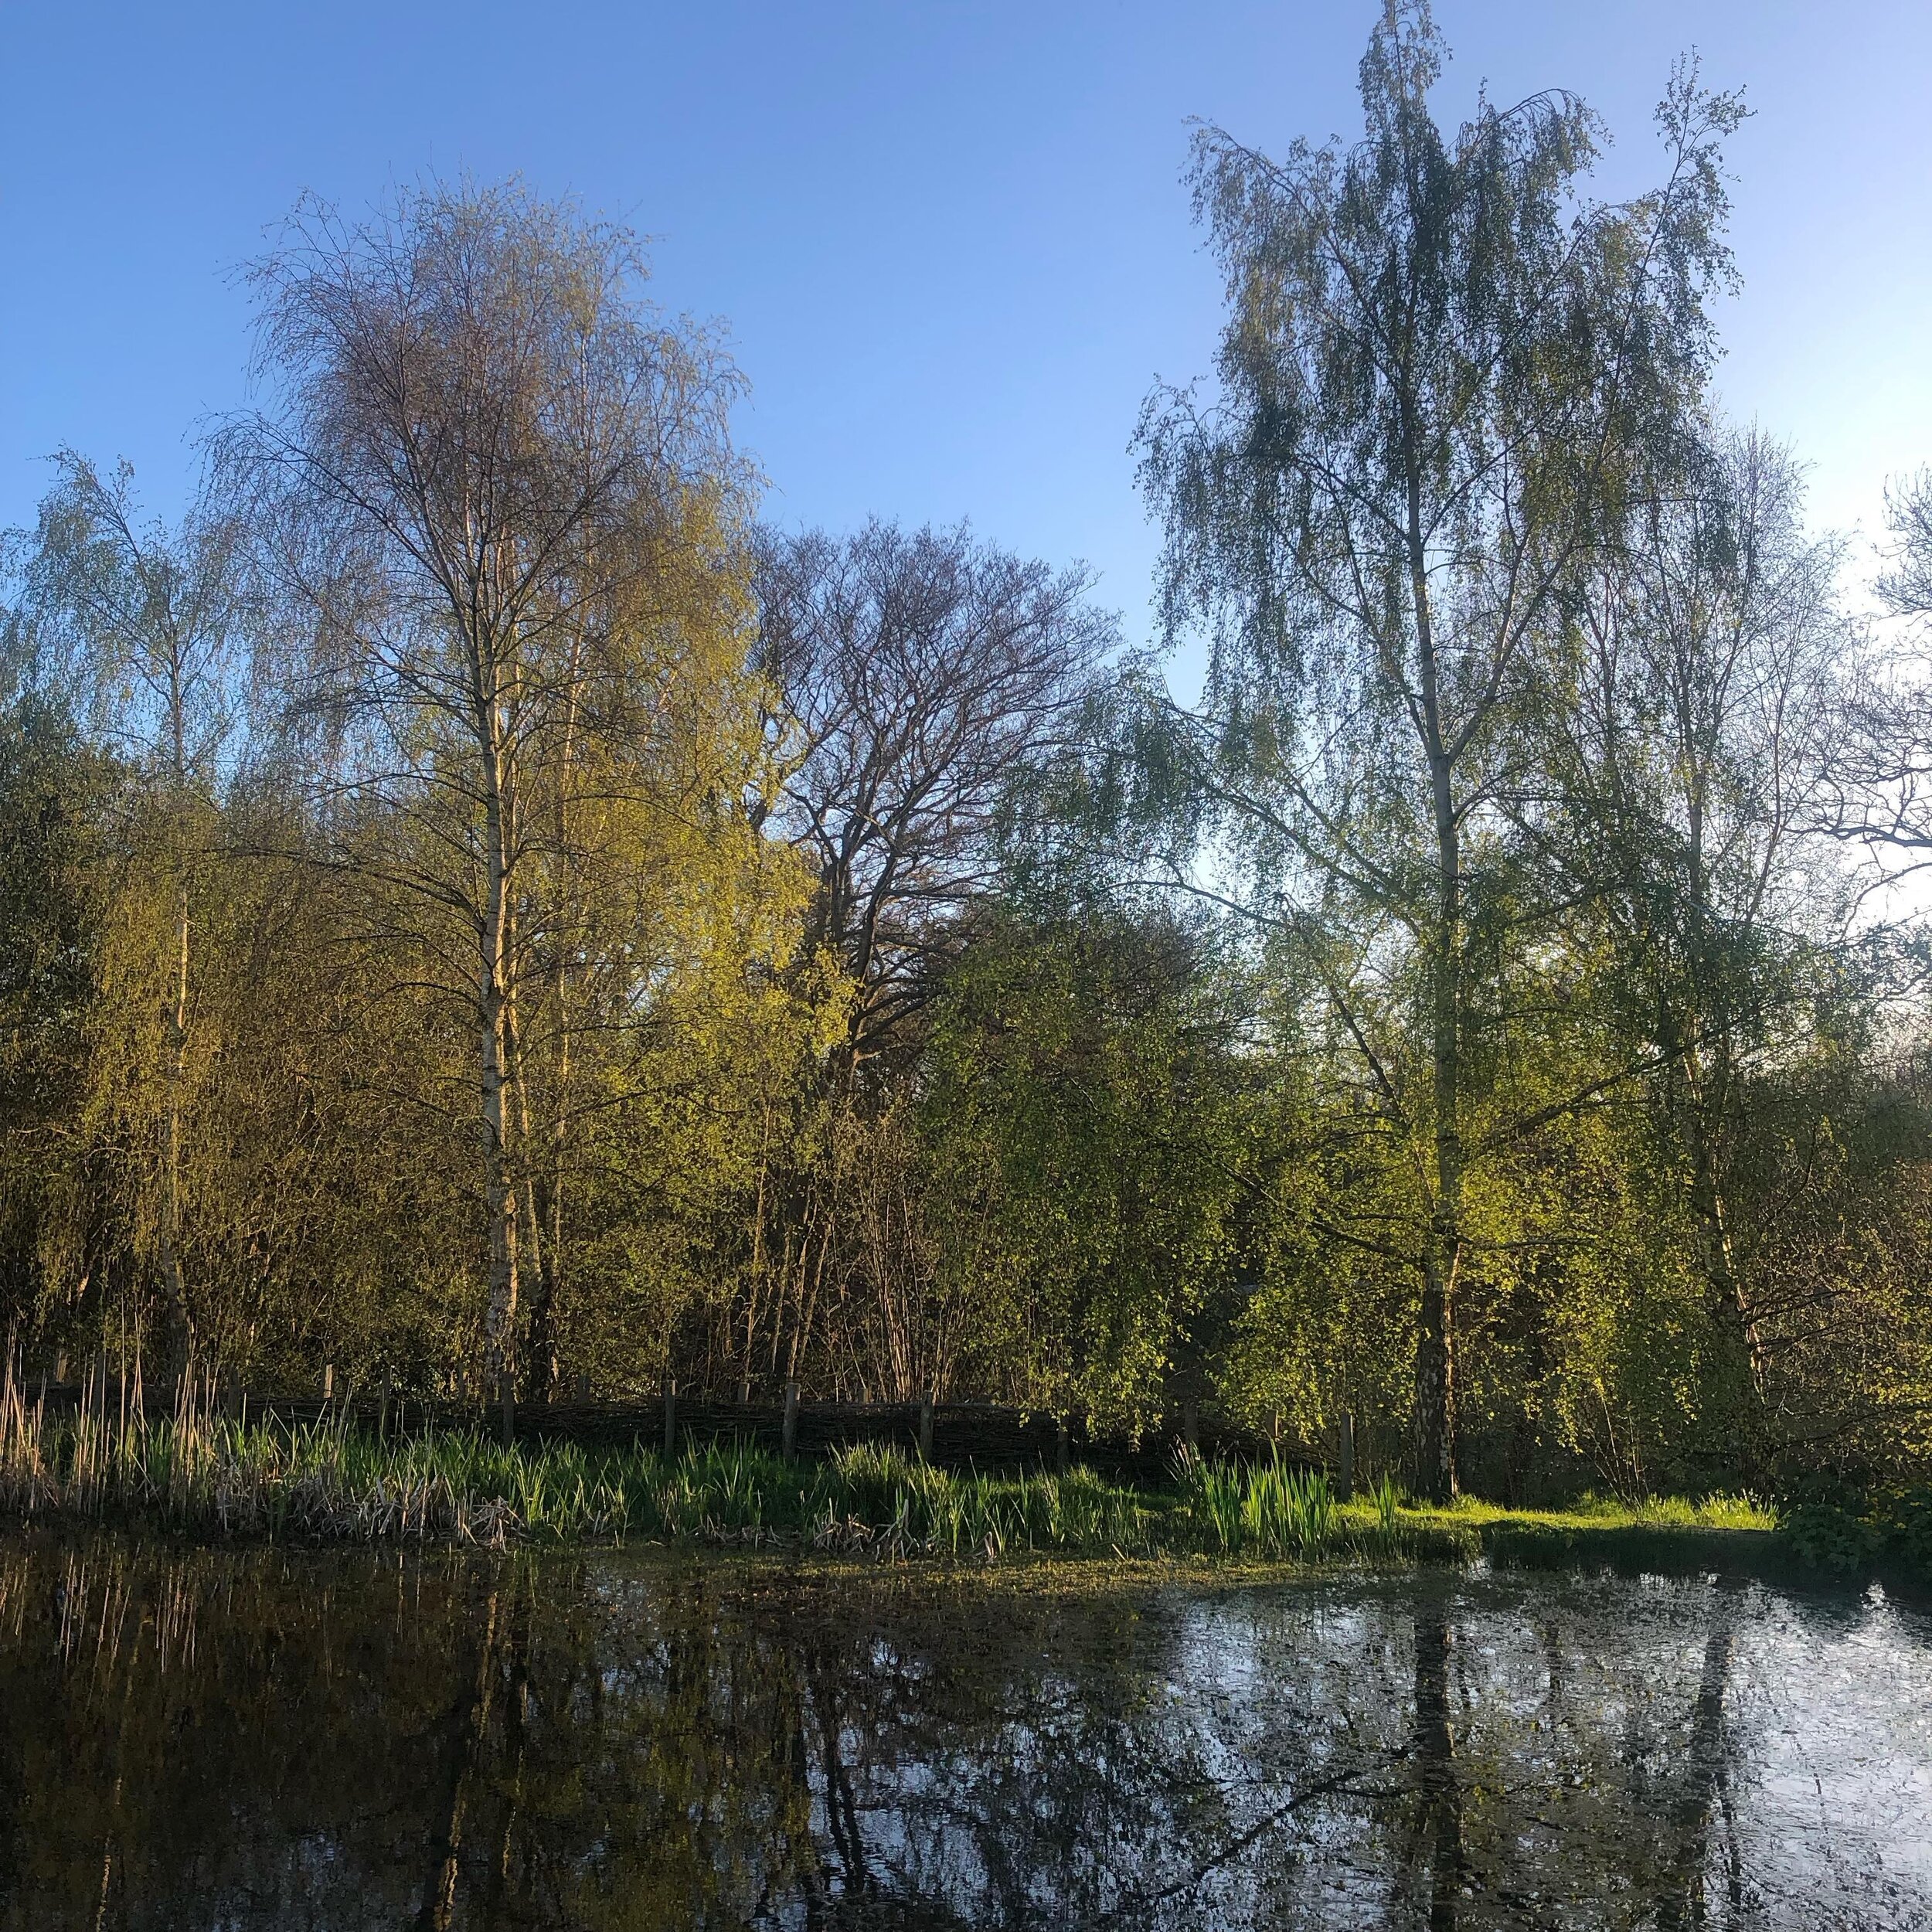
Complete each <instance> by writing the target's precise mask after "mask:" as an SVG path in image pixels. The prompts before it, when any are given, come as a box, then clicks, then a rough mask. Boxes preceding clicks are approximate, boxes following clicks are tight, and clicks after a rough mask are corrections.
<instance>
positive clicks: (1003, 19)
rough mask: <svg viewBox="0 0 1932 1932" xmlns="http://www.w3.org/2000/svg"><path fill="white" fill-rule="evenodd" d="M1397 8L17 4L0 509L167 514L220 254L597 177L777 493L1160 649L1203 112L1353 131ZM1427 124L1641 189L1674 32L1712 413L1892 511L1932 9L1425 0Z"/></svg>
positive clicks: (1245, 126) (230, 318)
mask: <svg viewBox="0 0 1932 1932" xmlns="http://www.w3.org/2000/svg"><path fill="white" fill-rule="evenodd" d="M1375 12H1376V7H1375V5H1374V0H1274V3H1273V4H1267V5H1263V4H1253V3H1250V4H1237V3H1236V0H1026V3H1025V4H1015V3H1013V0H973V3H972V4H970V5H969V4H956V3H954V0H897V3H896V4H886V3H884V0H872V3H871V4H863V3H861V0H628V3H625V0H550V4H549V5H532V4H530V0H522V4H520V5H507V4H502V0H461V4H456V3H454V0H246V3H245V4H218V3H217V0H172V4H170V5H155V4H152V0H145V4H139V5H136V4H128V3H125V0H124V3H123V4H105V3H104V0H0V99H3V100H5V111H4V113H0V524H7V523H18V522H23V521H25V520H26V519H27V518H28V517H29V515H31V512H32V506H33V504H34V502H35V501H36V498H37V497H38V495H39V493H40V492H41V490H42V489H43V487H44V480H45V474H46V472H45V470H44V467H43V465H42V464H41V463H40V462H39V460H38V459H39V458H41V457H44V456H45V455H46V454H47V453H48V452H49V451H51V450H53V449H54V448H55V447H58V446H59V445H60V444H63V443H71V444H74V445H75V446H77V447H80V448H81V449H83V450H84V451H87V452H88V453H90V454H93V455H95V456H97V457H100V458H103V459H107V458H111V457H116V456H119V455H123V454H124V455H126V456H128V457H130V458H131V459H132V461H134V464H135V466H136V470H137V474H138V478H139V480H140V482H141V487H142V488H143V490H144V492H145V495H146V496H147V497H148V500H149V501H150V502H152V503H153V504H154V505H156V506H157V507H159V508H162V509H171V508H172V507H175V505H178V504H179V501H180V498H181V495H182V492H183V489H184V488H185V483H186V481H187V479H188V478H189V475H190V474H191V472H192V443H191V438H192V434H193V432H194V430H195V427H196V423H197V422H198V420H202V419H205V418H206V416H207V415H208V414H209V413H210V412H215V411H219V410H226V409H228V408H231V407H233V406H236V404H237V403H240V402H242V401H243V400H245V397H246V389H245V383H244V368H243V365H244V360H245V355H246V350H247V320H248V317H247V303H246V300H245V298H244V296H243V294H242V293H241V291H239V290H238V289H237V288H236V287H234V286H233V284H232V282H231V281H230V280H229V279H228V278H227V276H226V271H227V270H230V269H232V267H233V266H234V265H235V264H237V263H239V262H240V261H243V260H245V259H247V257H250V255H251V254H253V253H256V252H257V251H258V250H260V248H261V247H263V245H264V235H265V232H266V230H267V229H268V227H269V226H270V225H271V224H272V223H273V222H274V219H275V218H276V217H277V216H278V215H279V214H280V213H282V212H283V211H284V210H285V209H287V207H288V206H289V205H290V204H291V202H293V200H294V198H295V197H296V196H297V195H298V193H299V192H301V191H302V190H304V189H313V190H315V191H316V192H319V193H321V195H323V196H326V197H328V198H329V199H333V200H335V201H337V202H339V203H341V204H342V205H343V206H345V208H346V209H351V210H353V209H357V208H359V207H362V206H366V205H367V204H369V202H371V201H372V199H377V198H379V197H380V196H381V195H382V194H383V191H384V189H385V187H386V185H388V184H390V183H393V182H398V181H410V180H413V179H416V178H417V177H419V176H420V175H423V174H424V173H426V172H438V173H441V174H444V175H450V174H454V173H457V172H461V171H464V170H468V171H469V172H471V173H473V174H475V175H480V176H483V177H495V176H499V175H505V174H508V173H509V172H513V171H514V172H521V173H522V174H523V175H525V176H526V177H527V178H528V179H529V180H530V181H531V182H532V183H533V184H534V185H536V187H537V188H539V189H541V190H543V191H544V192H558V191H561V190H564V189H573V190H575V191H576V192H577V193H578V194H579V195H580V196H582V197H583V199H585V201H586V202H587V203H588V204H590V206H592V207H593V208H594V209H597V210H599V211H600V212H604V213H608V214H611V215H613V216H617V217H620V218H621V219H625V220H628V221H629V222H630V223H632V224H633V225H634V226H636V227H638V229H640V230H643V231H645V232H646V233H648V234H650V235H651V236H654V237H655V238H656V239H655V243H654V247H653V250H652V254H653V259H654V261H655V270H656V273H655V293H656V294H657V296H658V299H659V300H661V301H663V302H664V303H665V304H666V305H667V306H668V307H670V308H674V309H677V310H682V311H689V312H691V313H692V314H695V315H700V316H704V317H707V318H718V319H720V320H722V321H724V322H725V323H726V324H728V325H729V326H730V332H731V335H732V338H733V343H734V345H735V351H736V355H737V358H738V360H739V362H740V365H741V366H742V368H743V370H744V372H745V373H746V374H747V376H749V378H750V381H751V384H752V393H751V396H750V401H749V403H747V406H745V408H744V409H743V412H742V413H741V414H740V418H739V434H740V438H741V440H742V441H743V443H744V444H746V445H747V447H749V448H750V450H751V451H752V452H753V454H755V455H756V456H757V458H758V459H759V461H760V464H762V466H763V468H764V470H765V471H766V473H767V475H768V476H769V478H770V495H769V497H768V498H767V513H768V514H770V515H773V516H774V517H775V518H777V519H781V520H783V521H786V522H794V523H795V522H820V523H824V524H826V525H829V526H834V527H838V526H847V525H849V524H852V523H853V522H856V521H858V520H859V519H862V518H863V517H864V516H865V515H867V514H868V513H869V512H876V513H878V514H879V515H886V516H892V517H899V518H903V519H908V520H911V521H915V522H916V521H919V520H923V519H936V520H943V521H951V520H953V519H957V518H959V517H961V516H968V517H970V518H971V519H972V521H973V522H974V523H975V526H977V527H978V529H981V531H983V532H986V533H987V534H988V535H990V536H995V537H997V538H998V539H999V540H1000V541H1002V542H1003V543H1007V544H1009V545H1011V546H1014V547H1015V548H1017V549H1022V550H1025V551H1027V552H1029V553H1034V554H1037V555H1040V556H1046V557H1048V558H1049V559H1052V560H1055V561H1056V562H1060V561H1066V560H1072V559H1075V558H1080V559H1083V560H1086V561H1087V562H1088V563H1090V564H1091V565H1092V566H1094V569H1095V570H1097V571H1098V572H1099V573H1100V595H1101V597H1103V598H1104V600H1106V601H1107V602H1108V603H1110V604H1112V605H1114V607H1117V608H1118V609H1119V610H1120V611H1121V612H1122V614H1123V616H1124V620H1125V623H1126V628H1127V630H1128V634H1129V635H1130V636H1131V637H1134V638H1142V637H1145V635H1146V633H1147V629H1148V583H1149V570H1150V566H1151V560H1152V556H1153V552H1154V548H1155V541H1154V535H1153V532H1151V530H1150V529H1149V528H1148V526H1147V524H1146V522H1145V519H1144V517H1143V515H1142V512H1141V506H1140V503H1139V501H1138V498H1137V495H1136V493H1135V491H1134V478H1133V459H1132V457H1131V453H1130V451H1129V449H1128V443H1129V439H1130V437H1131V434H1132V430H1133V427H1134V420H1135V417H1136V414H1137V412H1138V408H1139V406H1140V403H1141V399H1142V398H1143V397H1144V396H1145V394H1146V393H1147V390H1148V387H1149V386H1150V384H1151V383H1152V382H1153V381H1154V379H1155V378H1156V377H1157V376H1160V377H1164V378H1167V379H1184V378H1187V377H1190V376H1195V375H1197V374H1199V373H1201V372H1203V371H1205V370H1206V368H1207V367H1208V366H1209V359H1210V358H1211V355H1212V353H1213V342H1214V334H1215V328H1216V317H1217V298H1216V287H1215V284H1214V281H1213V277H1212V275H1211V274H1210V272H1209V267H1208V264H1207V263H1206V260H1205V259H1204V257H1202V253H1201V252H1200V249H1199V236H1198V234H1197V233H1196V231H1195V230H1193V229H1192V227H1191V226H1190V225H1189V213H1188V206H1187V199H1186V196H1185V191H1184V189H1183V188H1182V185H1181V181H1180V174H1181V169H1182V163H1183V162H1184V159H1185V148H1186V127H1185V122H1186V121H1187V118H1188V117H1189V116H1200V117H1205V118H1207V119H1209V120H1213V121H1219V122H1220V123H1221V124H1223V125H1224V126H1226V128H1229V129H1230V131H1233V133H1235V134H1237V135H1238V136H1239V137H1240V138H1242V139H1243V140H1245V141H1249V142H1250V143H1253V144H1254V145H1258V146H1261V147H1264V148H1267V147H1270V146H1273V147H1282V146H1285V145H1286V144H1287V141H1289V140H1290V139H1291V138H1292V137H1293V136H1294V135H1295V134H1312V135H1315V136H1318V137H1319V136H1323V135H1326V134H1330V133H1341V134H1352V133H1353V132H1354V131H1355V129H1356V128H1358V127H1359V113H1358V108H1357V106H1356V103H1355V97H1354V87H1355V63H1356V61H1357V60H1358V58H1359V55H1360V53H1361V50H1362V45H1363V43H1364V41H1365V39H1366V35H1367V32H1368V29H1369V25H1370V22H1371V21H1372V18H1373V16H1374V13H1375ZM1438 19H1439V20H1440V24H1441V26H1442V27H1443V29H1444V32H1445V34H1446V35H1447V38H1448V40H1449V42H1450V44H1451V47H1452V48H1453V49H1454V62H1453V63H1452V65H1451V69H1450V71H1449V74H1448V77H1447V80H1446V81H1445V83H1444V88H1443V98H1442V104H1441V106H1440V108H1439V112H1443V113H1444V114H1453V113H1454V112H1456V111H1460V110H1461V109H1462V108H1464V107H1466V106H1467V104H1468V101H1469V100H1470V99H1471V97H1472V96H1473V94H1474V92H1475V88H1476V87H1477V86H1478V83H1481V82H1484V81H1486V82H1487V83H1488V87H1489V89H1490V91H1491V93H1492V96H1494V97H1497V98H1498V99H1503V98H1508V99H1515V98H1517V97H1520V96H1521V95H1522V94H1527V93H1529V92H1532V91H1534V90H1536V89H1539V88H1541V87H1552V86H1560V87H1569V88H1571V89H1573V90H1576V91H1577V92H1579V93H1580V94H1583V96H1584V97H1585V98H1586V99H1587V100H1589V101H1590V103H1591V104H1593V105H1594V107H1597V109H1598V110H1599V111H1600V112H1601V113H1602V114H1604V116H1605V117H1607V120H1608V121H1609V123H1610V124H1611V129H1612V131H1613V132H1614V134H1615V135H1616V137H1617V145H1616V146H1615V148H1614V150H1613V151H1612V154H1611V157H1610V159H1609V161H1608V162H1607V165H1606V167H1605V168H1604V172H1603V177H1602V179H1603V185H1604V188H1605V189H1606V190H1607V191H1608V192H1628V191H1630V190H1632V189H1638V188H1641V187H1642V186H1644V185H1647V184H1648V182H1649V181H1650V180H1651V179H1652V178H1653V177H1654V175H1655V174H1656V172H1657V171H1658V151H1657V149H1656V147H1655V141H1654V138H1653V135H1652V130H1651V121H1650V114H1651V107H1652V106H1653V105H1654V104H1655V100H1656V99H1657V97H1658V94H1659V93H1660V92H1661V91H1662V87H1663V86H1664V83H1665V80H1666V79H1667V77H1668V73H1669V70H1670V66H1671V63H1672V59H1673V58H1674V57H1675V56H1677V55H1678V54H1679V53H1682V52H1684V51H1685V50H1686V49H1689V48H1691V47H1692V46H1695V47H1696V49H1697V50H1698V51H1699V53H1701V55H1702V59H1703V61H1704V64H1705V70H1706V73H1707V75H1708V77H1709V79H1710V80H1712V81H1713V83H1717V84H1719V85H1723V86H1726V87H1730V86H1743V87H1744V88H1745V89H1746V90H1747V97H1748V99H1749V100H1750V102H1751V104H1753V107H1754V108H1755V110H1756V114H1755V117H1754V118H1753V120H1752V121H1750V122H1749V123H1748V124H1747V125H1746V127H1745V128H1744V129H1743V131H1742V132H1741V134H1740V135H1739V136H1738V137H1737V138H1736V141H1734V143H1733V148H1732V153H1733V163H1734V166H1735V169H1736V174H1737V175H1738V178H1739V179H1738V181H1737V183H1736V189H1735V203H1736V207H1735V220H1734V225H1733V239H1734V241H1735V243H1736V250H1737V254H1738V258H1739V263H1740V267H1741V269H1742V271H1743V277H1744V287H1743V294H1742V296H1741V297H1740V298H1739V299H1738V300H1737V301H1735V302H1731V303H1727V304H1726V311H1725V313H1724V315H1723V330H1724V335H1725V339H1726V344H1727V345H1728V349H1729V354H1728V355H1727V358H1726V362H1725V364H1724V366H1723V371H1722V374H1721V383H1722V386H1723V392H1724V394H1725V396H1726V400H1727V402H1728V403H1729V405H1730V407H1731V408H1732V409H1733V410H1734V411H1735V412H1736V413H1738V414H1740V415H1743V416H1746V417H1757V419H1758V420H1760V421H1761V422H1763V423H1764V424H1765V425H1767V427H1770V428H1772V429H1774V430H1777V432H1779V433H1780V434H1785V435H1787V436H1789V437H1791V438H1792V439H1793V440H1794V441H1795V443H1796V444H1798V447H1799V448H1800V450H1801V451H1802V452H1803V453H1804V454H1805V455H1806V456H1808V457H1809V458H1810V459H1811V461H1812V463H1813V464H1814V466H1815V467H1814V485H1815V488H1814V503H1815V509H1816V512H1817V513H1818V517H1819V519H1820V520H1821V521H1824V522H1832V523H1835V524H1838V525H1840V526H1849V525H1854V524H1857V525H1862V527H1863V529H1864V530H1865V532H1866V536H1868V537H1869V536H1872V535H1873V534H1875V533H1876V529H1877V527H1878V522H1879V505H1880V491H1881V488H1882V485H1883V480H1884V478H1886V475H1887V474H1893V473H1896V472H1897V471H1901V470H1903V469H1906V468H1912V467H1915V466H1916V465H1917V464H1920V463H1921V462H1923V461H1932V358H1929V357H1928V355H1927V349H1928V346H1929V345H1932V91H1929V90H1928V77H1929V76H1932V4H1928V3H1927V0H1835V4H1830V5H1827V4H1823V0H1439V12H1438Z"/></svg>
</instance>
